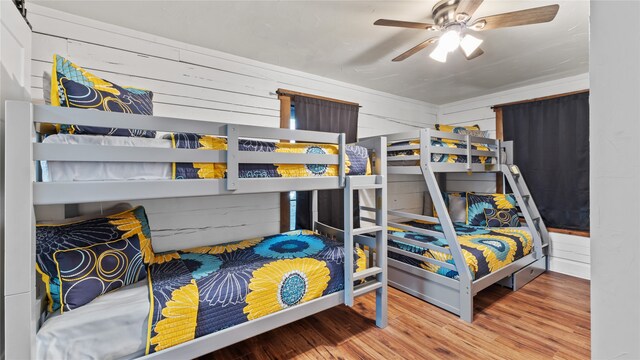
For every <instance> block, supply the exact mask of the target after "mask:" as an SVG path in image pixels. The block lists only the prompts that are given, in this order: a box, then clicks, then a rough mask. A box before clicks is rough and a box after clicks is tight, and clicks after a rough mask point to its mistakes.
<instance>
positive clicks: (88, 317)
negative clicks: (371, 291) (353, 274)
mask: <svg viewBox="0 0 640 360" xmlns="http://www.w3.org/2000/svg"><path fill="white" fill-rule="evenodd" d="M353 256H354V260H355V264H354V270H356V271H360V270H363V269H364V268H366V258H365V256H364V252H363V251H362V250H361V249H358V248H356V249H355V250H354V253H353ZM148 276H149V278H150V280H149V279H147V280H143V281H140V282H138V283H136V284H134V285H130V286H128V287H123V288H121V289H119V290H116V291H113V292H111V293H108V294H105V295H102V296H100V297H98V298H97V299H95V300H93V301H92V302H90V303H89V304H87V305H85V306H82V307H80V308H77V309H74V310H71V311H65V312H64V314H62V315H60V314H54V315H50V316H49V318H48V319H47V320H46V321H45V322H44V324H43V326H42V327H41V328H40V330H39V331H38V333H37V335H36V345H37V358H38V359H45V360H47V359H56V360H62V359H126V358H134V357H139V356H143V355H144V354H145V353H147V351H148V352H154V351H159V350H162V349H165V348H167V347H170V346H174V345H177V344H179V343H181V342H185V341H188V340H191V339H193V338H197V337H200V336H204V335H207V334H210V333H214V332H216V331H219V330H222V329H225V328H228V327H231V326H235V325H238V324H240V323H244V322H247V321H250V320H253V319H256V318H260V317H262V316H266V315H268V314H271V313H275V312H278V311H280V310H282V309H286V308H288V307H290V306H295V305H298V304H301V303H304V302H307V301H311V300H313V299H315V298H319V297H321V296H324V295H328V294H331V293H334V292H337V291H340V290H342V289H344V244H343V243H342V242H339V241H336V240H333V239H329V238H327V237H324V236H321V235H318V234H315V233H313V232H311V231H308V230H298V231H293V232H287V233H283V234H278V235H274V236H269V237H265V238H257V239H249V240H243V241H239V242H234V243H227V244H221V245H215V246H205V247H198V248H192V249H187V250H183V251H177V252H169V253H163V254H156V260H155V261H154V263H153V264H152V265H150V267H149V272H148ZM148 284H151V285H150V286H151V288H150V287H149V285H148ZM185 284H186V287H185ZM196 287H197V290H195V292H194V294H192V295H193V297H195V298H196V300H195V301H194V302H193V303H195V304H197V306H195V307H191V308H190V310H189V311H186V312H184V313H185V314H192V315H193V316H192V317H190V316H186V315H185V316H183V317H173V316H167V314H171V313H172V309H174V310H175V308H174V307H175V306H176V304H177V303H178V304H182V303H181V302H180V301H179V300H180V299H182V298H181V297H180V296H181V294H183V292H184V291H185V290H186V289H195V288H196ZM150 298H151V299H153V306H150ZM180 306H184V304H182V305H180ZM149 321H150V323H149ZM185 326H192V329H193V332H192V333H191V334H190V336H185V331H181V329H182V330H183V329H184V328H185ZM187 333H188V332H187Z"/></svg>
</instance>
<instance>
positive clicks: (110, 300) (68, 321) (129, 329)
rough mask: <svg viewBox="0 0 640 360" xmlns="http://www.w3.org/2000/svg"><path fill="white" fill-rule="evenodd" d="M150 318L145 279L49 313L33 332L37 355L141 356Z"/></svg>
mask: <svg viewBox="0 0 640 360" xmlns="http://www.w3.org/2000/svg"><path fill="white" fill-rule="evenodd" d="M148 318H149V287H148V285H147V281H140V282H138V283H135V284H132V285H129V286H126V287H123V288H120V289H118V290H116V291H113V292H110V293H107V294H105V295H102V296H100V297H98V298H97V299H95V300H93V301H92V302H90V303H89V304H87V305H85V306H83V307H80V308H78V309H75V310H73V311H66V312H65V313H64V314H63V315H60V312H59V311H58V312H57V313H54V314H51V315H49V317H48V318H47V320H46V321H45V322H44V324H43V325H42V327H41V328H40V330H39V331H38V333H37V334H36V358H37V359H41V360H63V359H96V360H98V359H130V358H136V357H140V356H143V355H144V352H145V346H146V343H147V340H146V339H147V331H148V325H147V324H148Z"/></svg>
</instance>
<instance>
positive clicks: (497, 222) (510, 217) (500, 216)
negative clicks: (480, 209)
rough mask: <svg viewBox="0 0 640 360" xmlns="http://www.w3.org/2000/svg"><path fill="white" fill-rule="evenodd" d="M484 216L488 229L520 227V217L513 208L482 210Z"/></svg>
mask: <svg viewBox="0 0 640 360" xmlns="http://www.w3.org/2000/svg"><path fill="white" fill-rule="evenodd" d="M484 216H485V220H486V221H487V226H488V227H520V217H519V216H518V210H516V209H515V208H511V209H502V210H499V209H484Z"/></svg>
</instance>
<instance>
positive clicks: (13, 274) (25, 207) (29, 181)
mask: <svg viewBox="0 0 640 360" xmlns="http://www.w3.org/2000/svg"><path fill="white" fill-rule="evenodd" d="M6 105H7V106H6V114H5V134H7V136H5V159H4V161H5V169H7V170H6V171H5V189H4V190H5V204H4V207H5V209H4V217H5V218H4V225H5V227H4V239H5V246H4V259H5V268H4V284H5V289H4V301H5V324H4V326H5V328H4V341H5V356H6V358H7V359H31V358H34V357H35V336H36V331H37V326H38V319H39V316H40V306H39V302H38V301H37V299H36V277H35V215H34V209H33V180H34V165H33V155H32V151H33V146H32V143H33V138H34V136H35V128H34V123H33V107H32V105H31V104H30V103H28V102H17V101H8V102H7V103H6Z"/></svg>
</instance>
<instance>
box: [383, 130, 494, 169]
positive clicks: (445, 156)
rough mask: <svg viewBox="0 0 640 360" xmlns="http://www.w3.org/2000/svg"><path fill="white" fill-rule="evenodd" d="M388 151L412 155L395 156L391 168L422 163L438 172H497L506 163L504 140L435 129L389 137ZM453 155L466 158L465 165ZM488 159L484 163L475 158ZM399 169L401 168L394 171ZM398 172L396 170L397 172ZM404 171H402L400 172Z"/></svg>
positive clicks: (391, 160)
mask: <svg viewBox="0 0 640 360" xmlns="http://www.w3.org/2000/svg"><path fill="white" fill-rule="evenodd" d="M386 137H387V140H388V142H389V144H388V147H387V151H388V152H389V153H391V154H393V153H394V152H399V151H403V152H409V154H410V155H407V154H406V153H405V154H402V155H391V156H389V157H388V158H387V161H389V163H390V165H392V166H395V167H398V168H399V167H401V166H406V161H411V160H415V161H419V162H420V164H421V165H422V164H425V165H429V166H431V168H432V170H433V171H434V172H497V171H499V170H500V167H499V164H501V163H503V162H504V159H503V157H504V154H503V152H502V149H501V146H500V143H501V141H500V140H496V139H492V138H486V137H481V136H473V135H462V134H456V133H450V132H444V131H438V130H435V129H431V128H426V129H420V130H413V131H407V132H402V133H397V134H391V135H386ZM453 156H455V157H457V156H465V157H466V161H465V162H457V161H453V162H452V161H451V159H452V158H453ZM478 158H484V159H485V161H484V163H479V162H474V159H478ZM394 170H397V169H394ZM394 172H395V171H394ZM400 172H402V171H400Z"/></svg>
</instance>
